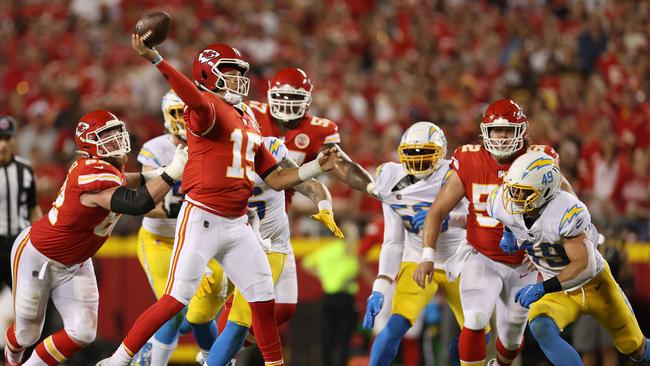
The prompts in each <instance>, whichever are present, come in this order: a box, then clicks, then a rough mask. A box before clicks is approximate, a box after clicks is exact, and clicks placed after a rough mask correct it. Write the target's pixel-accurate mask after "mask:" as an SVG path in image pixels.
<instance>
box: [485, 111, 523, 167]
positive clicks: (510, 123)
mask: <svg viewBox="0 0 650 366" xmlns="http://www.w3.org/2000/svg"><path fill="white" fill-rule="evenodd" d="M497 128H498V129H503V128H510V129H513V131H514V136H512V137H505V138H504V137H491V136H490V131H491V130H492V129H497ZM527 129H528V119H527V117H526V115H525V114H524V111H523V110H522V109H521V107H519V105H517V103H515V102H513V101H512V100H510V99H499V100H497V101H496V102H494V103H492V104H490V106H488V107H487V109H486V110H485V113H483V120H482V121H481V135H482V136H483V145H484V146H485V150H487V151H488V152H489V153H490V154H492V155H493V156H495V157H497V158H507V157H509V156H511V155H512V154H514V153H515V152H517V151H519V150H520V149H521V148H523V147H524V144H525V139H526V131H527Z"/></svg>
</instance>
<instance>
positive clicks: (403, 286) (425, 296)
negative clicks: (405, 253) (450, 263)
mask: <svg viewBox="0 0 650 366" xmlns="http://www.w3.org/2000/svg"><path fill="white" fill-rule="evenodd" d="M417 266H418V263H415V262H402V266H401V267H400V270H399V274H398V275H397V280H396V281H397V285H396V287H395V296H394V297H393V308H392V313H393V314H399V315H401V316H403V317H405V318H406V319H408V320H409V321H410V322H411V325H413V323H415V319H417V317H418V315H420V313H421V312H422V310H423V309H424V307H425V306H427V304H428V303H429V302H430V301H431V300H432V299H433V296H434V295H435V294H436V292H437V291H438V288H440V290H442V293H443V294H444V295H445V299H446V300H447V303H448V304H449V307H450V308H451V311H453V312H454V316H455V317H456V321H457V322H458V325H459V326H460V327H461V328H462V327H463V323H464V319H463V309H462V307H461V305H460V289H459V283H460V281H459V280H458V279H456V281H454V282H451V283H450V282H449V280H448V279H447V275H446V274H445V271H444V270H442V269H436V270H435V271H434V275H433V281H431V283H427V284H426V286H425V288H424V289H423V288H422V287H420V286H418V284H417V283H416V282H415V280H414V279H413V272H415V268H416V267H417Z"/></svg>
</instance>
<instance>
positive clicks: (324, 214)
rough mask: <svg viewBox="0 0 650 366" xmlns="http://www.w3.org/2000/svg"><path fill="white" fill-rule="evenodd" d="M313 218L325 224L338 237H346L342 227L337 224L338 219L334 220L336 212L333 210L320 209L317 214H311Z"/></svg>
mask: <svg viewBox="0 0 650 366" xmlns="http://www.w3.org/2000/svg"><path fill="white" fill-rule="evenodd" d="M311 218H312V219H313V220H316V221H318V222H320V223H322V224H323V225H325V227H327V229H328V230H329V231H331V232H332V234H334V236H336V237H337V238H339V239H343V238H344V237H345V236H344V235H343V232H342V231H341V229H340V228H339V227H338V225H336V221H334V212H332V210H331V209H322V210H320V211H318V213H317V214H315V215H311Z"/></svg>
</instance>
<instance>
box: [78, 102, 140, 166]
mask: <svg viewBox="0 0 650 366" xmlns="http://www.w3.org/2000/svg"><path fill="white" fill-rule="evenodd" d="M74 140H75V142H76V143H77V148H78V149H79V150H78V151H79V152H82V153H85V154H86V155H89V156H91V157H96V158H109V157H118V156H123V155H126V154H128V153H129V152H130V151H131V141H130V140H129V133H128V132H127V131H126V126H125V125H124V122H122V121H120V120H119V119H118V118H117V117H115V115H114V114H113V113H111V112H109V111H105V110H97V111H92V112H90V113H88V114H86V115H85V116H83V117H81V119H80V120H79V123H77V129H76V130H75V136H74Z"/></svg>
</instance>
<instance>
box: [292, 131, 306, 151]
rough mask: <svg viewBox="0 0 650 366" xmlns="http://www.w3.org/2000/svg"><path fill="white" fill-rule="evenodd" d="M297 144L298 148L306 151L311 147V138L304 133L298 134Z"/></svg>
mask: <svg viewBox="0 0 650 366" xmlns="http://www.w3.org/2000/svg"><path fill="white" fill-rule="evenodd" d="M295 142H296V146H297V147H298V148H300V149H304V148H306V147H307V146H309V142H310V141H309V136H307V135H305V134H304V133H301V134H298V136H296V139H295Z"/></svg>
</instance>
